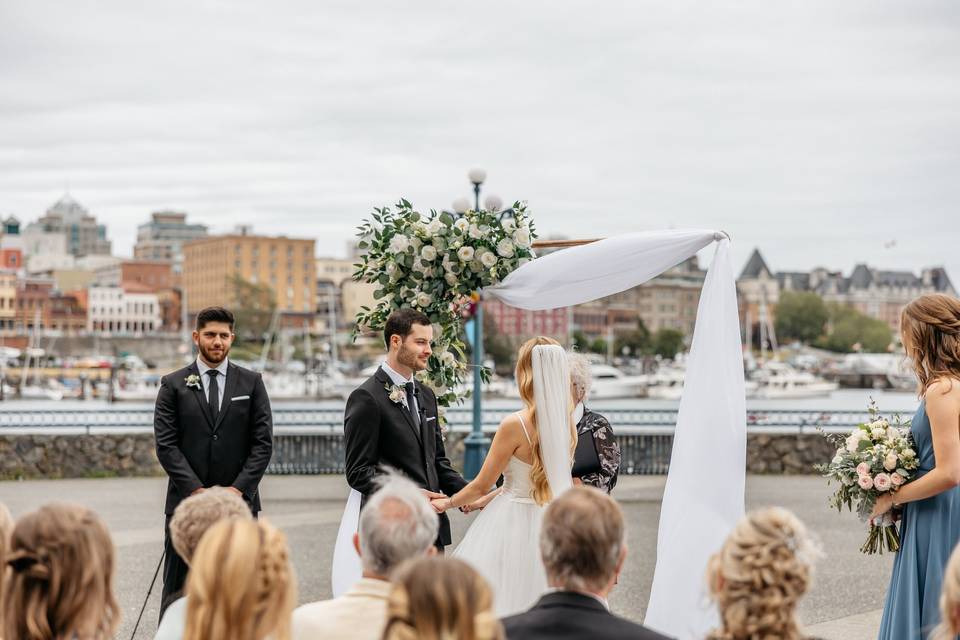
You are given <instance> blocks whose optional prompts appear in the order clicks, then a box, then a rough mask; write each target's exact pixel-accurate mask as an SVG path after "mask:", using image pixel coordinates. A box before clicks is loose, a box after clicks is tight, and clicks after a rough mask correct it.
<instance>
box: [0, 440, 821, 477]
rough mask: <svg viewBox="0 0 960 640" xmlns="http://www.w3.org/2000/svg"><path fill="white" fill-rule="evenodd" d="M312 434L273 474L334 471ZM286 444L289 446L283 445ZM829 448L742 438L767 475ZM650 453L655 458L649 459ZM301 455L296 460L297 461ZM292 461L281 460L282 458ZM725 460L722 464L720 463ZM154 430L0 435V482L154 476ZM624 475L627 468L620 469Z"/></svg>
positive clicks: (656, 467)
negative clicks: (106, 433)
mask: <svg viewBox="0 0 960 640" xmlns="http://www.w3.org/2000/svg"><path fill="white" fill-rule="evenodd" d="M464 435H465V434H459V433H451V434H449V435H448V436H447V442H446V449H447V455H448V456H449V457H450V459H451V460H452V461H453V464H454V466H455V467H456V468H458V469H460V468H462V465H463V448H464V447H463V438H464ZM310 439H311V438H309V437H304V436H292V437H289V438H288V439H287V442H283V443H281V442H280V438H277V439H275V442H276V444H275V448H274V460H273V463H274V467H273V468H272V472H277V473H308V472H310V470H311V469H312V470H313V471H314V472H316V471H322V472H333V471H335V470H337V469H342V468H343V442H342V437H340V436H325V437H322V439H323V442H322V443H317V442H316V440H317V439H319V438H317V439H315V440H314V445H318V444H319V445H320V446H310V447H298V446H294V442H295V441H296V442H299V443H301V444H302V443H303V442H304V441H305V440H310ZM662 439H663V440H664V441H665V442H664V445H663V446H658V447H648V446H645V445H644V442H645V441H646V440H649V438H646V439H645V438H644V437H642V436H627V437H623V438H621V446H622V447H623V448H624V460H625V465H624V467H623V468H624V469H626V468H628V465H627V464H626V462H627V461H629V467H630V468H634V469H636V470H644V469H645V470H644V471H639V472H641V473H662V470H663V469H666V467H667V464H668V463H669V461H670V447H669V438H668V437H667V438H662ZM287 445H289V446H287ZM834 453H835V452H834V449H833V447H832V446H830V444H829V443H828V442H827V441H826V440H825V439H824V438H823V436H821V435H819V434H816V433H814V434H804V435H766V434H758V433H752V434H748V436H747V472H748V473H757V474H764V473H771V474H813V473H816V471H814V469H813V465H815V464H818V463H822V462H828V461H829V460H830V459H831V458H832V457H833V455H834ZM654 458H655V459H654ZM298 460H299V464H298V463H297V461H298ZM291 461H292V463H293V464H289V465H284V464H283V463H284V462H291ZM718 463H720V464H722V463H723V461H718ZM162 473H163V470H162V469H161V468H160V465H159V463H158V462H157V457H156V453H155V451H154V440H153V434H149V433H144V434H135V435H64V436H45V435H44V436H41V435H22V436H11V435H8V436H0V479H13V478H75V477H98V476H136V475H159V474H162ZM624 473H626V471H624Z"/></svg>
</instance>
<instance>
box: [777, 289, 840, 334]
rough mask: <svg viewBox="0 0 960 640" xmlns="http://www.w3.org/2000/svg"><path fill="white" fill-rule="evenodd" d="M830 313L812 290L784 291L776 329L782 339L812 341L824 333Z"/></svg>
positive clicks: (778, 306) (779, 304) (779, 306)
mask: <svg viewBox="0 0 960 640" xmlns="http://www.w3.org/2000/svg"><path fill="white" fill-rule="evenodd" d="M829 318H830V314H829V311H828V310H827V305H826V304H824V302H823V298H821V297H820V296H818V295H817V294H816V293H813V292H812V291H784V292H783V293H782V294H780V302H779V303H778V304H777V320H776V323H775V329H776V332H777V337H778V338H779V339H780V340H781V341H786V340H799V341H800V342H804V343H810V342H813V341H814V340H816V339H817V338H819V337H820V336H822V335H823V333H824V329H825V327H826V325H827V320H829Z"/></svg>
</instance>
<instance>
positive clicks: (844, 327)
mask: <svg viewBox="0 0 960 640" xmlns="http://www.w3.org/2000/svg"><path fill="white" fill-rule="evenodd" d="M828 311H829V313H830V331H829V333H828V334H827V336H826V337H824V338H821V340H819V341H818V343H817V344H818V346H821V347H823V348H824V349H829V350H830V351H836V352H839V353H850V352H852V351H858V350H859V351H864V352H866V353H884V352H886V351H887V350H888V349H889V347H890V344H891V343H892V342H893V332H892V331H891V330H890V327H889V326H888V325H887V323H885V322H883V321H882V320H876V319H874V318H870V317H869V316H866V315H864V314H862V313H860V312H859V311H857V310H856V309H854V308H853V307H850V306H846V305H838V304H831V305H828Z"/></svg>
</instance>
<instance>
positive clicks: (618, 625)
mask: <svg viewBox="0 0 960 640" xmlns="http://www.w3.org/2000/svg"><path fill="white" fill-rule="evenodd" d="M608 624H609V628H610V634H611V635H610V637H617V638H620V637H623V638H639V639H640V640H670V637H669V636H665V635H663V634H661V633H657V632H656V631H654V630H653V629H650V628H649V627H645V626H643V625H642V624H639V623H636V622H633V621H632V620H627V619H626V618H621V617H620V616H618V615H615V614H613V613H611V614H610V616H609V623H608Z"/></svg>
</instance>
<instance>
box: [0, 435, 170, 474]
mask: <svg viewBox="0 0 960 640" xmlns="http://www.w3.org/2000/svg"><path fill="white" fill-rule="evenodd" d="M161 473H163V470H162V469H161V468H160V463H158V462H157V455H156V453H155V451H154V440H153V434H130V435H64V436H40V435H23V436H0V479H5V480H10V479H15V478H83V477H103V476H146V475H158V474H161Z"/></svg>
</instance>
